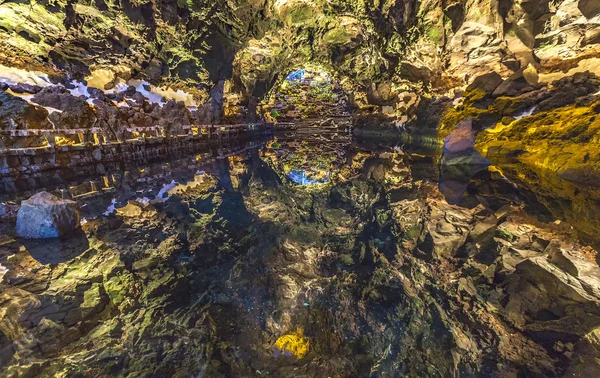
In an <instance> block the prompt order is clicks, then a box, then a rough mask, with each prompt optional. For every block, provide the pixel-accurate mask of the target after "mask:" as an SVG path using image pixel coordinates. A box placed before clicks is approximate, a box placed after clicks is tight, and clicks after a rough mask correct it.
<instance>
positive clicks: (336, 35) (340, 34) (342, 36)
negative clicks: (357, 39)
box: [323, 26, 352, 45]
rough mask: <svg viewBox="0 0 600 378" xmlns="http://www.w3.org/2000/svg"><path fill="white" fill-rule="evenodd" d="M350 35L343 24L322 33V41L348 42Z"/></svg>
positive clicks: (329, 42) (333, 42)
mask: <svg viewBox="0 0 600 378" xmlns="http://www.w3.org/2000/svg"><path fill="white" fill-rule="evenodd" d="M351 39H352V35H351V34H350V33H348V32H347V31H346V29H345V28H344V27H343V26H338V27H336V28H334V29H331V30H329V31H328V32H327V33H325V35H323V42H324V43H326V44H328V45H336V44H338V45H339V44H344V43H348V42H350V40H351Z"/></svg>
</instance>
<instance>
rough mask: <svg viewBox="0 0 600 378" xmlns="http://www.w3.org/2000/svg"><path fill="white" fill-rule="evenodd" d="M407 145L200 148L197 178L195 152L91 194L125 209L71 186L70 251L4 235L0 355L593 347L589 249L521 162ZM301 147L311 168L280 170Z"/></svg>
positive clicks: (207, 368) (72, 366)
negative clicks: (301, 181)
mask: <svg viewBox="0 0 600 378" xmlns="http://www.w3.org/2000/svg"><path fill="white" fill-rule="evenodd" d="M414 148H415V147H413V146H404V147H402V146H395V145H394V146H390V147H374V146H372V145H368V144H365V145H360V144H350V143H349V141H348V140H347V141H344V142H337V141H336V142H331V143H325V142H324V141H322V140H319V141H314V140H309V141H307V143H304V144H303V143H302V142H301V141H300V143H298V141H296V140H295V138H289V139H286V138H283V137H282V138H279V139H278V140H277V141H276V142H275V141H271V142H269V143H268V144H266V145H264V146H260V147H259V146H257V147H256V148H250V149H246V150H244V151H243V152H241V153H239V154H235V155H232V156H229V157H227V158H222V159H216V160H215V161H213V162H211V163H210V164H206V165H203V166H202V170H203V171H204V173H202V174H201V177H202V179H198V177H199V175H198V174H197V173H198V169H199V167H198V166H197V165H190V166H189V167H188V169H189V171H188V172H187V174H183V172H184V171H185V170H184V169H183V167H182V169H181V170H179V172H178V173H177V175H176V176H177V177H178V178H177V179H175V178H174V177H173V176H172V174H171V173H172V172H163V173H164V174H163V175H161V174H160V173H159V171H158V170H152V169H149V168H146V169H148V170H147V171H145V172H146V174H144V175H141V176H138V178H141V177H143V178H147V180H143V181H139V180H131V179H129V178H124V179H123V180H121V181H120V182H121V183H122V184H121V186H119V187H115V191H114V192H110V193H108V195H107V196H106V198H105V200H110V199H111V198H112V197H117V198H118V200H119V201H121V202H122V204H127V206H130V205H131V206H133V207H134V208H130V209H129V210H131V211H132V212H131V213H130V212H129V210H128V211H125V210H123V209H124V206H117V210H118V208H121V209H122V210H121V212H120V213H119V211H115V212H114V213H111V214H109V215H108V216H104V215H102V212H103V211H105V209H106V206H104V205H106V202H103V206H95V205H94V202H95V201H97V199H95V198H88V199H86V200H85V201H84V202H85V203H86V206H85V207H87V208H88V210H86V211H88V216H87V218H86V219H87V222H86V223H85V224H83V225H82V229H83V232H84V233H85V239H86V241H88V243H89V245H85V248H83V247H84V245H81V248H79V247H76V248H75V247H74V248H71V247H69V248H70V249H69V248H67V247H61V248H63V249H65V251H61V253H63V254H64V253H65V252H66V253H67V254H68V253H69V252H68V251H69V250H70V251H74V252H76V253H74V255H68V256H65V258H63V259H60V257H59V258H58V259H57V260H53V259H54V258H56V255H55V254H54V253H51V252H50V251H48V252H49V253H50V255H46V254H43V253H40V254H38V253H37V252H35V251H40V250H38V249H36V248H35V247H32V246H30V245H25V246H23V245H22V244H21V243H20V241H18V240H7V241H2V243H1V244H0V264H2V266H4V267H6V268H5V270H4V272H3V274H4V276H3V277H2V281H1V282H0V308H1V309H3V311H1V312H0V352H1V353H0V356H1V357H0V364H2V367H3V368H4V369H5V371H6V372H7V375H8V376H20V375H27V374H30V375H39V376H103V375H116V376H128V375H130V376H204V377H223V378H224V377H259V376H265V375H266V376H273V377H297V376H306V377H327V376H332V377H334V376H335V377H357V376H358V377H366V376H382V377H384V376H389V377H392V376H400V375H408V376H455V375H457V376H491V375H495V374H496V375H499V376H511V375H512V376H516V375H519V374H522V375H523V376H536V375H537V376H556V375H561V374H563V373H565V372H571V371H574V370H576V369H578V368H579V367H580V366H582V365H585V366H588V367H589V366H590V364H594V363H595V362H594V361H595V360H594V358H597V356H596V354H595V353H594V352H593V350H594V348H596V347H597V346H598V345H599V344H598V341H597V340H598V337H597V335H596V330H597V327H598V326H600V281H599V279H598V271H599V269H600V268H598V265H597V264H596V263H595V262H594V258H595V256H596V251H595V250H593V249H592V248H589V247H582V246H580V245H579V244H578V242H577V240H576V239H574V238H572V237H571V236H572V235H569V234H568V233H565V232H564V229H561V228H559V227H558V225H556V224H555V223H552V222H553V221H554V220H555V219H554V218H553V217H552V214H553V211H554V210H555V209H552V211H548V209H547V208H546V207H545V206H544V201H542V200H541V199H540V200H539V201H538V200H536V198H537V197H536V195H537V193H536V192H534V186H533V182H532V183H531V185H532V186H531V187H527V188H525V187H523V185H522V184H517V185H516V186H515V185H514V184H513V183H511V182H510V181H509V180H510V177H509V176H508V174H507V177H504V176H502V175H501V174H500V173H499V171H498V170H497V169H496V168H485V169H483V168H481V167H465V168H463V169H457V170H447V167H443V166H442V167H441V168H440V166H439V165H438V157H439V156H438V155H436V154H435V153H430V152H431V151H427V150H419V151H417V150H414ZM317 157H318V158H321V159H322V161H318V159H317ZM171 166H172V167H178V166H181V164H179V165H178V164H172V165H171ZM314 166H317V167H319V169H320V170H322V171H326V172H327V176H326V177H328V180H327V181H326V182H323V183H321V184H319V185H312V186H308V187H307V186H302V185H298V184H296V183H294V182H293V180H290V179H289V172H292V171H294V170H295V169H298V168H303V169H304V168H309V167H314ZM456 168H458V167H456ZM320 172H321V171H320ZM440 172H441V173H440ZM503 172H504V171H503ZM153 177H157V178H156V179H152V178H153ZM507 178H508V180H507ZM171 180H175V181H176V183H177V185H172V186H171V187H170V189H169V190H167V191H164V192H163V193H166V194H167V196H166V197H165V198H163V199H164V200H160V201H154V199H155V198H156V197H157V196H158V193H160V190H161V188H164V185H165V184H169V183H170V182H171ZM539 187H544V186H543V185H539ZM152 196H154V197H152ZM143 198H148V199H149V202H147V203H146V202H144V201H142V199H143ZM85 207H84V208H85ZM530 209H537V212H536V211H530ZM541 214H544V215H545V216H546V217H547V219H545V221H544V219H543V217H541V216H540V215H541ZM549 222H550V223H549ZM75 241H76V240H75ZM75 241H74V242H75ZM75 245H77V246H79V244H77V243H75ZM590 351H592V352H590ZM276 356H277V357H276Z"/></svg>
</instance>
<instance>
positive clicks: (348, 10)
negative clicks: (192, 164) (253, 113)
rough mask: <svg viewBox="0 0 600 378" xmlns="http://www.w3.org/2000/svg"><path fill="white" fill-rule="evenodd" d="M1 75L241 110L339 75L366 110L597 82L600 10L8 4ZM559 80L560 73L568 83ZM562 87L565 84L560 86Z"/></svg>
mask: <svg viewBox="0 0 600 378" xmlns="http://www.w3.org/2000/svg"><path fill="white" fill-rule="evenodd" d="M0 41H1V42H0V48H1V49H2V50H1V53H0V63H2V64H4V65H7V66H13V67H15V66H16V67H26V68H28V69H32V68H36V69H39V70H42V71H45V72H48V73H54V74H55V75H57V76H64V75H65V73H68V74H69V75H71V76H72V77H74V78H79V79H82V78H84V77H88V78H89V75H90V72H92V71H94V70H98V69H109V70H113V71H115V76H119V72H120V69H122V68H123V67H127V68H128V69H131V73H132V74H133V76H134V77H138V78H143V79H146V80H148V81H150V82H151V83H154V84H157V83H163V84H164V83H168V84H169V85H171V86H173V87H182V88H185V89H186V90H188V91H190V92H192V93H194V94H195V95H196V96H198V97H199V98H204V99H206V98H207V96H208V93H209V90H210V89H211V88H213V87H215V86H216V85H218V84H219V82H220V81H224V80H230V81H229V83H230V84H229V85H227V86H226V87H225V91H231V92H238V93H240V94H242V96H241V98H242V101H247V100H248V98H257V99H260V98H261V97H263V96H265V94H267V93H268V92H269V91H270V90H271V89H272V88H273V86H274V85H275V84H276V82H277V81H278V80H282V78H283V77H284V76H285V74H287V72H289V71H290V70H292V69H295V68H300V67H305V66H307V65H311V66H317V67H319V68H320V69H323V70H326V71H328V72H329V73H331V74H332V75H333V76H334V77H336V79H337V80H339V81H340V82H341V83H342V85H343V86H344V87H345V88H346V89H348V91H349V92H351V93H352V94H355V98H354V100H355V102H356V104H357V105H358V106H360V105H361V104H375V105H385V104H386V103H388V102H390V101H396V100H397V97H398V93H401V92H402V91H406V90H410V91H412V92H415V91H418V92H420V93H423V92H425V93H446V92H447V91H448V90H450V89H452V88H456V87H461V86H463V85H464V84H466V83H468V82H470V81H471V80H472V79H473V78H474V77H476V76H478V75H480V74H483V73H487V72H490V71H495V72H497V73H499V74H500V75H502V76H504V77H507V76H509V75H511V74H513V73H514V72H518V71H519V70H522V69H524V68H525V67H526V66H528V65H531V66H532V67H533V68H534V69H535V70H536V71H538V72H539V73H540V78H541V79H542V80H543V79H544V75H546V79H548V80H550V79H554V78H555V76H556V75H559V76H560V75H562V74H561V72H562V73H563V74H564V72H568V71H569V70H573V69H574V70H585V69H591V70H592V71H596V72H597V71H599V70H600V68H599V67H600V64H598V59H599V58H598V57H599V56H600V2H599V1H597V0H563V1H561V0H424V1H421V2H419V1H416V0H314V1H309V0H275V1H274V0H228V1H225V0H216V1H215V0H210V1H208V0H207V1H199V0H187V1H186V0H178V1H175V0H152V1H146V0H43V1H4V2H2V3H1V4H0ZM557 72H558V74H557ZM553 75H554V76H553Z"/></svg>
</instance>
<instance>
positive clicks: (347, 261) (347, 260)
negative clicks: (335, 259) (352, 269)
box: [340, 255, 354, 266]
mask: <svg viewBox="0 0 600 378" xmlns="http://www.w3.org/2000/svg"><path fill="white" fill-rule="evenodd" d="M340 262H341V263H342V264H344V265H348V266H350V265H354V259H353V258H352V256H351V255H341V256H340Z"/></svg>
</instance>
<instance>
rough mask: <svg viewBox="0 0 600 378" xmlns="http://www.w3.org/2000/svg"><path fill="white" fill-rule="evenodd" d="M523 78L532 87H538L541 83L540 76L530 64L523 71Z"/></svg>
mask: <svg viewBox="0 0 600 378" xmlns="http://www.w3.org/2000/svg"><path fill="white" fill-rule="evenodd" d="M523 77H524V78H525V80H526V81H527V82H528V83H529V84H530V85H537V83H538V81H539V75H538V72H537V70H536V69H535V67H534V66H532V65H531V63H529V64H528V65H527V68H525V69H524V70H523Z"/></svg>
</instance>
